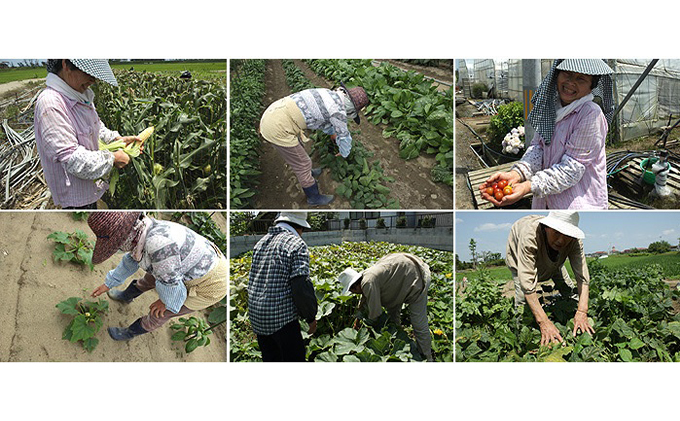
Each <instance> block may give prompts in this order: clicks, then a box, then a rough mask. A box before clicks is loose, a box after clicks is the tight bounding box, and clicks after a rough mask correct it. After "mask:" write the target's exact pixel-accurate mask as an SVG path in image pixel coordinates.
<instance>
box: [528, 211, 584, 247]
mask: <svg viewBox="0 0 680 421" xmlns="http://www.w3.org/2000/svg"><path fill="white" fill-rule="evenodd" d="M539 222H540V223H541V224H543V225H545V226H546V227H550V228H552V229H554V230H555V231H558V232H559V233H561V234H564V235H566V236H569V237H573V238H576V239H579V240H582V239H584V238H586V235H585V234H584V233H583V231H581V229H580V228H579V227H578V222H579V216H578V212H574V211H551V212H550V213H549V214H548V216H546V217H545V218H543V219H541V220H539Z"/></svg>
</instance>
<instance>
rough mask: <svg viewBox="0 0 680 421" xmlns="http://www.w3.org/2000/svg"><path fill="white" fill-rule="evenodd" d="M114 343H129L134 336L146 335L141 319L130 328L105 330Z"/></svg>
mask: <svg viewBox="0 0 680 421" xmlns="http://www.w3.org/2000/svg"><path fill="white" fill-rule="evenodd" d="M107 330H108V331H109V336H111V339H113V340H114V341H129V340H130V339H132V338H134V337H135V336H139V335H142V334H144V333H147V332H146V330H144V328H143V327H142V319H137V320H135V322H134V323H133V324H131V325H130V327H110V328H108V329H107Z"/></svg>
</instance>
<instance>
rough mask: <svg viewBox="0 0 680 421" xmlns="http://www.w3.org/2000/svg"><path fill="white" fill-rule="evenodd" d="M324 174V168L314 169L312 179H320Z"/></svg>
mask: <svg viewBox="0 0 680 421" xmlns="http://www.w3.org/2000/svg"><path fill="white" fill-rule="evenodd" d="M322 172H323V168H312V177H314V178H319V176H320V175H321V173H322Z"/></svg>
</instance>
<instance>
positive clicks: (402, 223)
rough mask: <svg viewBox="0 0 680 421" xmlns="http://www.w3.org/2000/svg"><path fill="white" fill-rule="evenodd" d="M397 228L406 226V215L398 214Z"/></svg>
mask: <svg viewBox="0 0 680 421" xmlns="http://www.w3.org/2000/svg"><path fill="white" fill-rule="evenodd" d="M397 228H406V217H405V216H400V217H399V218H397Z"/></svg>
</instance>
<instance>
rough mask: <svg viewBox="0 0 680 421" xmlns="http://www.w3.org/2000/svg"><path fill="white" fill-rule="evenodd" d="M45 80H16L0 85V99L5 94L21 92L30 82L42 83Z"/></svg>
mask: <svg viewBox="0 0 680 421" xmlns="http://www.w3.org/2000/svg"><path fill="white" fill-rule="evenodd" d="M44 80H45V79H42V78H40V79H26V80H16V81H14V82H7V83H0V98H2V96H3V95H4V94H6V93H9V92H12V91H21V90H22V89H23V88H24V87H25V86H26V85H28V84H30V83H32V82H42V81H44Z"/></svg>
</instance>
